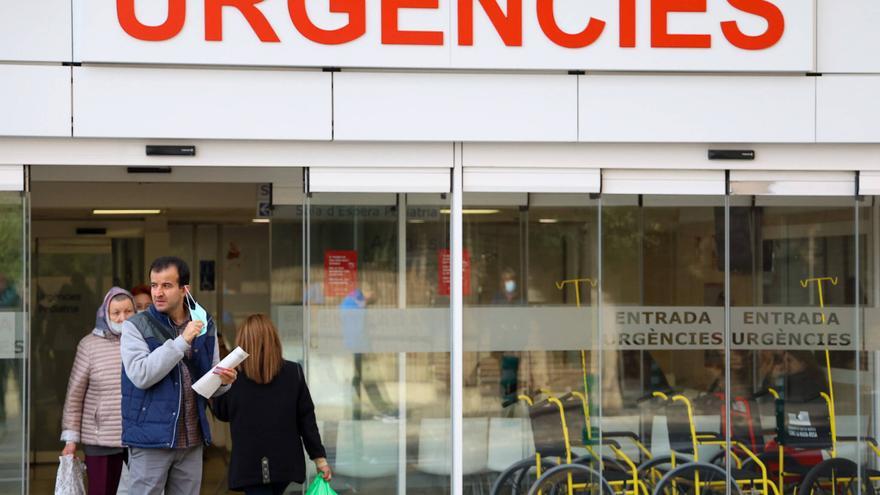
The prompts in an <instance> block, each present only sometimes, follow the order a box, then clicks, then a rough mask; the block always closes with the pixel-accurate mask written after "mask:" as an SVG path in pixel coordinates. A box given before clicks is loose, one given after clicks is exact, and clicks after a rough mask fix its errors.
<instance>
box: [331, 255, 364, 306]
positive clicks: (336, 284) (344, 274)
mask: <svg viewBox="0 0 880 495" xmlns="http://www.w3.org/2000/svg"><path fill="white" fill-rule="evenodd" d="M357 266H358V257H357V251H324V296H325V297H345V296H347V295H348V293H349V292H351V291H353V290H354V289H355V287H357Z"/></svg>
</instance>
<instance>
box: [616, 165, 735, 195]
mask: <svg viewBox="0 0 880 495" xmlns="http://www.w3.org/2000/svg"><path fill="white" fill-rule="evenodd" d="M602 193H604V194H664V195H668V194H686V195H698V196H705V195H723V194H724V193H725V177H724V171H723V170H603V171H602Z"/></svg>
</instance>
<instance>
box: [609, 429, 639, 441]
mask: <svg viewBox="0 0 880 495" xmlns="http://www.w3.org/2000/svg"><path fill="white" fill-rule="evenodd" d="M602 438H629V439H630V440H632V441H634V442H638V441H639V436H638V435H636V434H635V433H633V432H631V431H603V432H602Z"/></svg>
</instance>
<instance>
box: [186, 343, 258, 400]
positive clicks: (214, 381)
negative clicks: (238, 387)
mask: <svg viewBox="0 0 880 495" xmlns="http://www.w3.org/2000/svg"><path fill="white" fill-rule="evenodd" d="M248 356H250V354H248V353H246V352H244V349H242V348H241V347H236V348H235V349H233V350H232V352H230V353H229V355H228V356H226V357H225V358H223V359H222V360H220V362H219V363H217V367H220V368H229V369H232V368H235V367H236V366H238V365H239V364H241V363H242V361H244V360H245V359H247V358H248ZM215 369H216V367H215ZM220 385H222V383H221V382H220V376H219V375H215V374H214V370H213V369H212V370H211V371H209V372H208V373H205V376H203V377H201V378H199V380H198V381H197V382H195V383H193V386H192V387H193V390H195V391H196V393H198V394H199V395H201V396H202V397H204V398H206V399H210V398H211V396H213V395H214V393H215V392H217V389H218V388H220Z"/></svg>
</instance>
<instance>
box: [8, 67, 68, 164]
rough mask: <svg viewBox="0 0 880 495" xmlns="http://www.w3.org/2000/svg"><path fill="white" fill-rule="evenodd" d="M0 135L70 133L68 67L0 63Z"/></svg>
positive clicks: (65, 134) (58, 134)
mask: <svg viewBox="0 0 880 495" xmlns="http://www.w3.org/2000/svg"><path fill="white" fill-rule="evenodd" d="M0 136H59V137H60V136H70V67H63V66H61V65H0ZM18 163H23V162H18Z"/></svg>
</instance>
